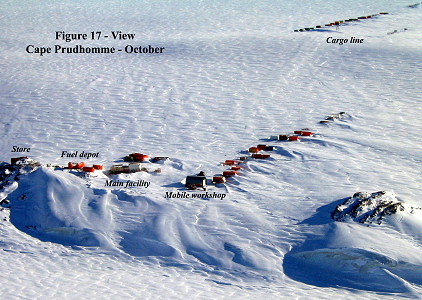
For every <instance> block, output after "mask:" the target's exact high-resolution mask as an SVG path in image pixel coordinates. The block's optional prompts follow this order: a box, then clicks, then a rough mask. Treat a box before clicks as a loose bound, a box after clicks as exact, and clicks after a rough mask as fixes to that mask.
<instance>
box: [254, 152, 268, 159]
mask: <svg viewBox="0 0 422 300" xmlns="http://www.w3.org/2000/svg"><path fill="white" fill-rule="evenodd" d="M252 157H253V158H255V159H265V158H270V157H271V156H270V155H269V154H259V153H257V154H252Z"/></svg>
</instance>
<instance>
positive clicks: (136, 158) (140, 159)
mask: <svg viewBox="0 0 422 300" xmlns="http://www.w3.org/2000/svg"><path fill="white" fill-rule="evenodd" d="M131 156H132V157H133V158H134V161H137V162H143V161H144V160H145V159H147V158H148V155H146V154H141V153H132V154H131Z"/></svg>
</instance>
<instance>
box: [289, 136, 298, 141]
mask: <svg viewBox="0 0 422 300" xmlns="http://www.w3.org/2000/svg"><path fill="white" fill-rule="evenodd" d="M289 141H291V142H292V141H300V138H299V137H298V136H297V135H291V136H289Z"/></svg>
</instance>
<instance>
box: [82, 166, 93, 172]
mask: <svg viewBox="0 0 422 300" xmlns="http://www.w3.org/2000/svg"><path fill="white" fill-rule="evenodd" d="M82 171H84V172H94V171H95V168H94V167H83V168H82Z"/></svg>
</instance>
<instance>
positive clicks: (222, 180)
mask: <svg viewBox="0 0 422 300" xmlns="http://www.w3.org/2000/svg"><path fill="white" fill-rule="evenodd" d="M212 182H213V183H214V184H216V183H225V182H226V178H225V177H224V176H214V177H213V178H212Z"/></svg>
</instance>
